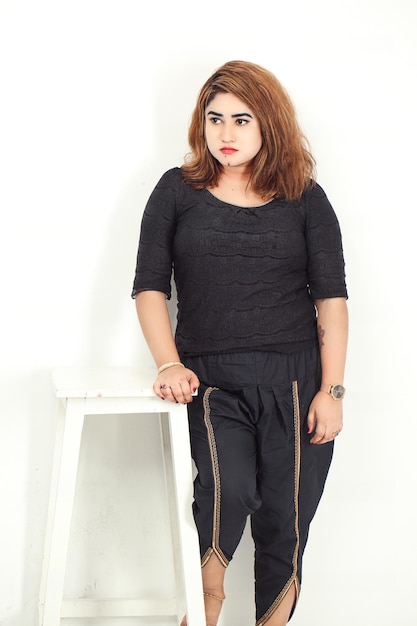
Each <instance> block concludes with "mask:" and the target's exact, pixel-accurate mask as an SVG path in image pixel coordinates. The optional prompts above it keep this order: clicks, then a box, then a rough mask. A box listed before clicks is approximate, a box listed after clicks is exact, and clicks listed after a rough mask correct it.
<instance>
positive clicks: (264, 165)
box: [182, 61, 315, 200]
mask: <svg viewBox="0 0 417 626" xmlns="http://www.w3.org/2000/svg"><path fill="white" fill-rule="evenodd" d="M218 93H231V94H233V95H235V96H237V97H238V98H240V99H241V100H242V101H243V102H245V103H246V104H247V106H249V107H250V109H251V110H252V111H253V112H254V113H255V115H256V117H257V118H258V120H259V124H260V128H261V134H262V147H261V149H260V151H259V152H258V154H257V155H256V157H255V159H254V163H253V170H252V174H251V178H250V181H249V182H250V185H251V187H252V189H253V190H254V191H255V192H256V193H258V194H259V195H260V196H261V197H262V198H265V199H267V200H269V199H271V198H274V197H278V198H286V199H287V200H295V199H298V198H300V196H301V195H302V193H303V192H304V191H305V190H306V189H307V188H308V187H309V186H310V185H311V184H312V183H313V181H314V178H315V160H314V158H313V156H312V154H311V152H310V150H309V146H308V142H307V139H306V138H305V136H304V135H303V133H302V131H301V129H300V127H299V125H298V122H297V118H296V113H295V109H294V106H293V104H292V102H291V100H290V98H289V96H288V94H287V93H286V91H285V89H284V88H283V87H282V85H281V84H280V82H279V81H278V80H277V78H276V77H275V76H274V75H273V74H272V73H271V72H269V71H268V70H266V69H264V68H263V67H261V66H259V65H255V64H254V63H249V62H247V61H229V62H228V63H225V64H224V65H223V66H222V67H220V68H219V69H218V70H216V71H215V72H214V74H213V75H212V76H210V78H209V79H208V80H207V81H206V82H205V83H204V85H203V87H202V88H201V90H200V93H199V95H198V98H197V103H196V106H195V109H194V111H193V114H192V117H191V122H190V127H189V131H188V142H189V144H190V148H191V152H190V154H189V155H188V156H187V159H186V163H185V164H184V165H183V166H182V170H183V173H184V178H185V180H186V182H188V183H189V184H190V185H191V186H192V187H194V188H195V189H204V188H206V187H215V186H216V184H217V183H218V180H219V177H220V174H221V171H222V166H221V164H220V163H219V162H218V161H217V160H216V159H215V158H214V157H213V156H212V154H211V153H210V152H209V150H208V148H207V143H206V139H205V132H204V130H205V113H206V109H207V106H208V105H209V103H210V102H211V100H212V99H213V98H214V97H215V96H216V95H217V94H218Z"/></svg>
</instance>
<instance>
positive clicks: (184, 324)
mask: <svg viewBox="0 0 417 626" xmlns="http://www.w3.org/2000/svg"><path fill="white" fill-rule="evenodd" d="M189 143H190V147H191V154H190V156H189V159H188V161H187V162H186V163H185V164H184V165H183V166H182V167H181V168H174V169H171V170H169V171H168V172H166V173H165V174H164V175H163V176H162V178H161V180H160V181H159V183H158V184H157V186H156V188H155V190H154V191H153V193H152V195H151V197H150V199H149V201H148V203H147V206H146V208H145V212H144V215H143V219H142V228H141V236H140V243H139V251H138V259H137V268H136V276H135V281H134V288H133V293H132V296H133V297H135V298H136V305H137V311H138V316H139V321H140V325H141V328H142V331H143V333H144V336H145V339H146V341H147V343H148V346H149V349H150V351H151V353H152V355H153V357H154V359H155V362H156V366H157V367H158V374H157V378H156V381H155V384H154V390H155V393H156V394H157V395H158V396H159V397H160V398H162V399H164V400H168V401H171V402H181V403H187V406H188V414H189V426H190V437H191V449H192V455H193V459H194V461H195V464H196V467H197V470H198V474H197V477H196V479H195V494H194V495H195V501H194V504H193V511H194V518H195V521H196V526H197V529H198V534H199V539H200V549H201V564H202V577H203V589H204V601H205V610H206V620H207V625H209V626H215V624H217V621H218V617H219V613H220V609H221V605H222V602H223V600H224V587H223V581H224V575H225V570H226V568H227V565H228V563H229V562H230V560H231V559H232V557H233V554H234V551H235V550H236V548H237V545H238V543H239V541H240V538H241V536H242V533H243V530H244V527H245V523H246V520H247V517H248V516H250V518H251V529H252V536H253V539H254V544H255V598H256V620H257V621H256V624H257V626H282V625H284V624H286V623H287V622H288V620H289V618H290V617H291V615H292V612H293V610H294V607H295V604H296V601H297V598H298V594H299V589H300V581H301V562H302V555H303V552H304V548H305V545H306V541H307V535H308V529H309V524H310V522H311V520H312V518H313V516H314V513H315V511H316V507H317V505H318V503H319V500H320V497H321V495H322V492H323V489H324V484H325V480H326V476H327V472H328V469H329V466H330V462H331V458H332V452H333V442H334V438H335V437H336V436H337V434H338V433H340V431H341V429H342V398H343V395H344V387H343V376H344V367H345V358H346V345H347V327H348V320H347V307H346V299H347V292H346V285H345V273H344V260H343V252H342V243H341V235H340V230H339V225H338V221H337V218H336V216H335V213H334V211H333V209H332V207H331V205H330V203H329V201H328V200H327V197H326V195H325V193H324V191H323V190H322V189H321V187H320V186H319V185H318V184H316V183H315V180H314V159H313V157H312V156H311V154H310V152H309V150H308V146H307V142H306V140H305V138H304V136H303V134H302V133H301V131H300V128H299V126H298V123H297V120H296V115H295V111H294V108H293V105H292V103H291V101H290V99H289V97H288V95H287V94H286V92H285V91H284V89H283V88H282V86H281V85H280V83H279V82H278V81H277V79H276V78H275V76H274V75H273V74H271V73H270V72H268V71H267V70H265V69H264V68H262V67H260V66H258V65H255V64H253V63H248V62H243V61H232V62H229V63H226V64H225V65H223V66H222V67H220V68H219V69H218V70H217V71H216V72H214V74H213V75H212V76H211V77H210V78H209V79H208V80H207V82H206V83H205V84H204V85H203V87H202V89H201V91H200V94H199V96H198V99H197V104H196V107H195V110H194V113H193V115H192V119H191V124H190V129H189ZM172 269H173V270H174V278H175V283H176V288H177V296H178V318H177V326H176V331H175V337H174V336H173V333H172V331H171V324H170V319H169V315H168V310H167V305H166V299H167V297H168V298H169V297H170V296H171V286H170V281H171V271H172ZM197 390H198V392H197ZM195 392H197V396H193V394H194V393H195ZM183 624H186V618H184V620H183Z"/></svg>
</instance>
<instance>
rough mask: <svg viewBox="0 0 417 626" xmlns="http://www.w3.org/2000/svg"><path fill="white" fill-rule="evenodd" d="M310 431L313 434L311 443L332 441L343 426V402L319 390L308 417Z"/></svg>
mask: <svg viewBox="0 0 417 626" xmlns="http://www.w3.org/2000/svg"><path fill="white" fill-rule="evenodd" d="M307 425H308V432H309V433H310V434H313V436H312V437H311V440H310V443H315V444H322V443H328V442H329V441H332V440H333V439H334V438H335V437H337V435H338V434H339V433H340V431H341V430H342V428H343V404H342V401H341V400H333V398H332V397H331V396H330V395H328V394H327V393H326V392H324V391H319V392H318V393H317V394H316V395H315V396H314V398H313V401H312V403H311V404H310V409H309V412H308V417H307Z"/></svg>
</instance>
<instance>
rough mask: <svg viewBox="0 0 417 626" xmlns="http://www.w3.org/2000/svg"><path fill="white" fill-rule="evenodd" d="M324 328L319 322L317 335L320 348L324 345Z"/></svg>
mask: <svg viewBox="0 0 417 626" xmlns="http://www.w3.org/2000/svg"><path fill="white" fill-rule="evenodd" d="M325 332H326V331H325V330H324V328H323V327H322V326H320V324H319V325H318V326H317V335H318V338H319V346H320V348H322V347H323V346H324V335H325Z"/></svg>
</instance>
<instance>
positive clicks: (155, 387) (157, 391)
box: [152, 382, 165, 400]
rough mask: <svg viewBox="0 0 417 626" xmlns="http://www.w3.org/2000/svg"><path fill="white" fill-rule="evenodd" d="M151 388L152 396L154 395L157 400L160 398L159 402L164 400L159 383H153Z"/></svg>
mask: <svg viewBox="0 0 417 626" xmlns="http://www.w3.org/2000/svg"><path fill="white" fill-rule="evenodd" d="M152 388H153V391H154V394H155V395H156V396H158V398H161V400H165V396H164V394H163V393H162V389H161V385H160V383H158V382H155V383H154V384H153V387H152Z"/></svg>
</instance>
